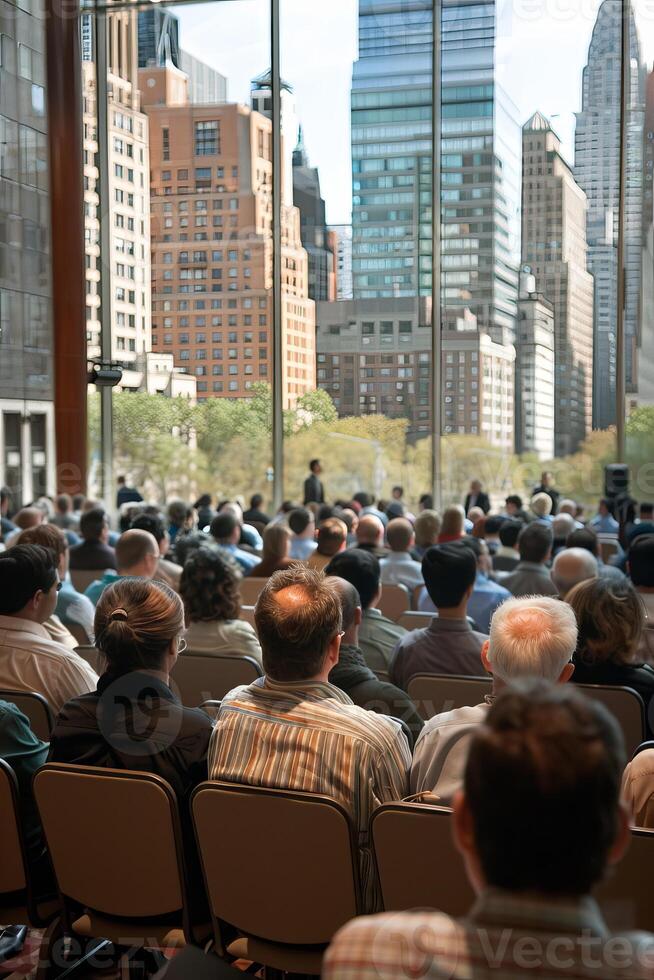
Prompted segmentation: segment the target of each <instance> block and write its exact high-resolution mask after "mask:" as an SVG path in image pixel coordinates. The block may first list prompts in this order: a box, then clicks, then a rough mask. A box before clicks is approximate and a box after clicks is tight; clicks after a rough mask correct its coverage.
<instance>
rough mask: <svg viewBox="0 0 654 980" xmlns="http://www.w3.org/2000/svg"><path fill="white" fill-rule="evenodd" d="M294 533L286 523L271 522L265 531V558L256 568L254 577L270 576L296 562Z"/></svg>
mask: <svg viewBox="0 0 654 980" xmlns="http://www.w3.org/2000/svg"><path fill="white" fill-rule="evenodd" d="M292 537H293V536H292V534H291V530H290V528H288V527H287V526H286V524H270V525H268V526H267V527H266V528H265V530H264V532H263V558H262V559H261V561H260V562H259V564H258V565H257V567H256V568H255V569H254V571H253V573H252V578H270V576H271V575H272V574H273V573H274V572H280V571H283V570H284V569H285V568H290V567H291V565H293V564H295V562H294V560H293V558H291V540H292Z"/></svg>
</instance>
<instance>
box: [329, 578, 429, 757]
mask: <svg viewBox="0 0 654 980" xmlns="http://www.w3.org/2000/svg"><path fill="white" fill-rule="evenodd" d="M328 581H329V583H330V585H331V586H332V588H334V589H335V590H336V593H337V595H338V597H339V599H340V602H341V612H342V614H343V639H342V641H341V649H340V653H339V658H338V663H337V664H336V666H335V667H333V668H332V670H331V672H330V674H329V683H330V684H335V685H336V687H340V689H341V690H342V691H345V693H346V694H347V695H349V697H351V698H352V700H353V701H354V703H355V704H358V705H359V706H360V707H361V708H367V709H368V710H369V711H377V712H379V714H382V715H390V716H391V717H392V718H399V719H401V720H402V721H403V722H404V723H405V724H406V725H407V726H408V728H409V730H410V732H411V745H412V746H413V744H414V743H415V740H416V739H417V737H418V735H419V734H420V732H421V731H422V727H423V721H422V718H421V717H420V715H419V714H418V712H417V710H416V706H415V704H414V703H413V701H412V700H411V699H410V697H409V696H408V694H406V693H405V692H404V691H401V690H400V688H399V687H395V685H394V684H389V683H388V682H387V681H382V680H380V679H379V678H378V677H377V675H376V674H374V673H373V672H372V670H371V669H370V667H368V665H367V664H366V661H365V657H364V656H363V653H362V652H361V649H360V647H359V626H360V625H361V603H360V600H359V593H358V592H357V590H356V589H355V588H354V586H353V585H351V584H350V582H346V581H345V579H344V578H339V577H338V576H336V575H330V576H329V580H328Z"/></svg>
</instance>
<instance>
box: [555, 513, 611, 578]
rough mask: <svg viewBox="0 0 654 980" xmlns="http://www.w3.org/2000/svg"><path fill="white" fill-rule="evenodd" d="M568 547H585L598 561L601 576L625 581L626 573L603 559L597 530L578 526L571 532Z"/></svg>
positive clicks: (598, 570) (598, 572)
mask: <svg viewBox="0 0 654 980" xmlns="http://www.w3.org/2000/svg"><path fill="white" fill-rule="evenodd" d="M566 547H567V548H583V549H584V550H585V551H589V552H590V554H591V555H593V557H594V558H595V561H596V562H597V574H598V575H599V576H600V578H612V579H613V580H614V581H616V582H624V580H625V573H624V572H623V571H621V570H620V569H619V568H616V567H615V565H607V563H606V562H604V561H602V555H601V551H600V543H599V538H598V537H597V534H596V533H595V531H593V530H592V529H591V528H589V527H588V526H586V527H583V526H582V527H580V528H577V530H576V531H573V532H572V534H569V535H568V539H567V541H566Z"/></svg>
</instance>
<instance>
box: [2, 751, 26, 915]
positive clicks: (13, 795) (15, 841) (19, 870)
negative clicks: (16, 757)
mask: <svg viewBox="0 0 654 980" xmlns="http://www.w3.org/2000/svg"><path fill="white" fill-rule="evenodd" d="M20 826H21V824H20V811H19V804H18V782H17V780H16V776H15V774H14V771H13V769H12V768H11V766H9V765H8V764H7V763H6V762H5V761H4V759H0V909H1V908H2V899H3V896H4V895H7V894H9V893H10V892H17V891H22V890H23V889H25V888H27V875H26V873H25V857H24V851H23V841H22V836H21V831H20ZM3 921H4V920H3Z"/></svg>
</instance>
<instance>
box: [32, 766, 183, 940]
mask: <svg viewBox="0 0 654 980" xmlns="http://www.w3.org/2000/svg"><path fill="white" fill-rule="evenodd" d="M33 785H34V796H35V798H36V802H37V806H38V808H39V813H40V815H41V821H42V824H43V830H44V832H45V837H46V840H47V843H48V850H49V852H50V855H51V857H52V863H53V866H54V870H55V875H56V878H57V883H58V886H59V891H60V893H61V896H62V901H63V903H64V909H65V911H66V913H67V917H68V918H69V920H70V918H71V915H72V913H73V910H75V911H76V910H77V907H79V906H81V907H83V908H89V909H92V910H94V911H95V912H98V913H100V914H102V915H104V916H110V917H115V918H119V919H127V918H134V917H140V918H146V917H147V918H154V917H157V916H164V915H171V914H173V913H177V914H179V915H182V911H181V910H182V909H185V907H186V902H185V897H184V875H183V867H184V865H183V858H182V845H181V831H180V824H179V815H178V812H177V802H176V800H175V795H174V793H173V791H172V789H171V788H170V786H169V785H168V783H167V782H166V781H165V780H163V779H161V778H160V777H159V776H155V775H153V774H152V773H145V772H131V771H129V770H119V769H96V768H92V767H90V766H73V765H66V764H64V763H52V762H49V763H47V764H46V765H45V766H43V768H42V769H40V770H39V771H38V772H37V774H36V776H35V777H34V784H33ZM182 917H183V918H184V921H185V922H187V919H186V918H185V916H182ZM186 931H187V932H188V930H186Z"/></svg>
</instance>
